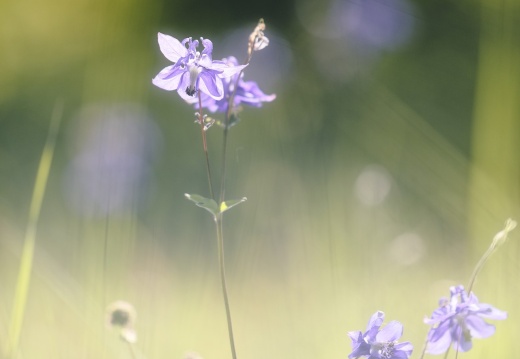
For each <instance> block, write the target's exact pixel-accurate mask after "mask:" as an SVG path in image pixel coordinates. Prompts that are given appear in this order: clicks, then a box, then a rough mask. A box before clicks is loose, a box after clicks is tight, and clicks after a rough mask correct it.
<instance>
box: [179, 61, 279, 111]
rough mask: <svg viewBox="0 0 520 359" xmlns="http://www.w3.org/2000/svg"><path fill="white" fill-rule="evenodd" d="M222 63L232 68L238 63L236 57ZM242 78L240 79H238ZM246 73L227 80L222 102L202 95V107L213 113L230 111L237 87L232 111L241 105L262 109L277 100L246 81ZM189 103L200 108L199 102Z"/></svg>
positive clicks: (192, 99) (191, 100)
mask: <svg viewBox="0 0 520 359" xmlns="http://www.w3.org/2000/svg"><path fill="white" fill-rule="evenodd" d="M222 62H223V63H225V64H227V65H228V66H231V67H237V66H238V61H237V59H236V58H235V57H233V56H230V57H227V58H224V59H222ZM238 76H240V78H238ZM243 77H244V73H243V72H242V73H237V74H235V75H233V76H231V77H228V78H225V79H224V80H223V83H224V97H223V98H222V99H220V100H215V99H214V98H212V97H211V96H208V95H206V94H202V107H205V108H207V109H208V110H209V111H211V112H223V113H226V112H227V111H228V105H229V97H230V96H231V95H232V94H233V91H234V89H235V85H236V84H237V79H238V85H237V88H236V93H235V98H234V99H233V108H232V111H233V112H234V111H236V109H237V108H238V107H239V106H240V105H241V104H244V105H248V106H253V107H261V106H262V103H263V102H271V101H273V100H274V99H275V98H276V95H274V94H272V95H266V94H265V93H264V92H263V91H262V90H261V89H260V87H258V84H257V83H256V82H254V81H244V80H243ZM188 102H190V103H193V104H195V108H199V104H198V100H197V99H194V98H191V99H190V100H189V101H188Z"/></svg>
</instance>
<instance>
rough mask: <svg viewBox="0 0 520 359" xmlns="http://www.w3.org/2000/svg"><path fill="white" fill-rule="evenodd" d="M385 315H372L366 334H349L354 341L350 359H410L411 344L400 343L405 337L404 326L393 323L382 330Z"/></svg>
mask: <svg viewBox="0 0 520 359" xmlns="http://www.w3.org/2000/svg"><path fill="white" fill-rule="evenodd" d="M384 319H385V313H383V312H381V311H378V312H376V313H374V315H372V317H371V318H370V321H369V322H368V326H367V330H366V331H365V333H363V332H360V331H355V332H349V333H348V335H349V336H350V339H352V353H350V354H349V356H348V357H349V359H354V358H359V357H367V358H368V359H408V358H409V357H410V355H411V354H412V351H413V346H412V344H411V343H410V342H403V343H398V342H397V339H399V338H400V337H401V335H403V325H402V324H401V323H399V322H397V321H395V320H394V321H391V322H390V323H388V324H387V325H386V326H385V327H384V328H383V329H381V330H380V327H381V325H382V324H383V320H384Z"/></svg>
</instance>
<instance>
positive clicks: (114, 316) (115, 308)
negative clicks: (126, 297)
mask: <svg viewBox="0 0 520 359" xmlns="http://www.w3.org/2000/svg"><path fill="white" fill-rule="evenodd" d="M106 316H107V319H106V321H107V326H108V327H110V328H115V329H118V330H119V334H120V336H121V339H123V340H124V341H126V342H128V343H135V342H136V340H137V333H136V332H135V329H134V325H135V317H136V312H135V309H134V306H133V305H132V304H130V303H128V302H125V301H122V300H118V301H116V302H113V303H111V304H110V305H109V306H108V307H107V310H106Z"/></svg>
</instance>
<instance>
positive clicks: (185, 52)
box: [152, 33, 246, 100]
mask: <svg viewBox="0 0 520 359" xmlns="http://www.w3.org/2000/svg"><path fill="white" fill-rule="evenodd" d="M200 40H201V42H202V45H203V46H204V50H202V52H198V51H197V47H198V46H199V41H198V40H192V39H191V37H189V38H186V39H184V40H182V43H181V42H180V41H179V40H177V39H176V38H174V37H172V36H169V35H164V34H161V33H159V34H158V41H159V47H160V48H161V52H162V53H163V54H164V56H165V57H166V58H167V59H168V60H170V61H171V62H173V63H174V64H173V65H170V66H167V67H165V68H164V69H162V70H161V72H159V74H158V75H157V76H155V78H154V79H153V80H152V82H153V84H154V85H155V86H157V87H160V88H162V89H164V90H168V91H174V90H176V91H177V92H178V93H179V95H180V96H181V97H182V98H184V99H186V100H189V99H191V98H192V97H193V96H195V94H196V93H197V92H198V91H199V90H200V91H201V92H202V93H204V94H206V95H208V96H209V97H211V98H213V99H214V100H220V99H222V98H223V97H224V86H223V84H222V79H223V78H227V77H230V76H233V75H234V74H236V73H238V72H240V70H242V69H243V68H244V67H245V66H246V65H242V66H229V65H227V64H225V63H224V62H222V61H213V59H212V57H211V56H212V55H211V53H212V51H213V43H212V42H211V40H208V39H204V38H200Z"/></svg>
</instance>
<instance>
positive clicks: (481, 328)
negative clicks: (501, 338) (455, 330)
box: [466, 315, 496, 338]
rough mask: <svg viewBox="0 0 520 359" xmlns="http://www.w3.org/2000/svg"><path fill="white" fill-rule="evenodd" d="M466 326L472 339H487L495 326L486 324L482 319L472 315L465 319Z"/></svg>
mask: <svg viewBox="0 0 520 359" xmlns="http://www.w3.org/2000/svg"><path fill="white" fill-rule="evenodd" d="M466 325H467V326H468V329H469V331H470V333H471V336H472V337H474V338H487V337H490V336H492V335H493V334H494V333H495V330H496V328H495V326H494V325H493V324H489V323H486V322H485V321H484V319H482V318H479V317H477V316H475V315H472V316H470V317H468V318H466Z"/></svg>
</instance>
